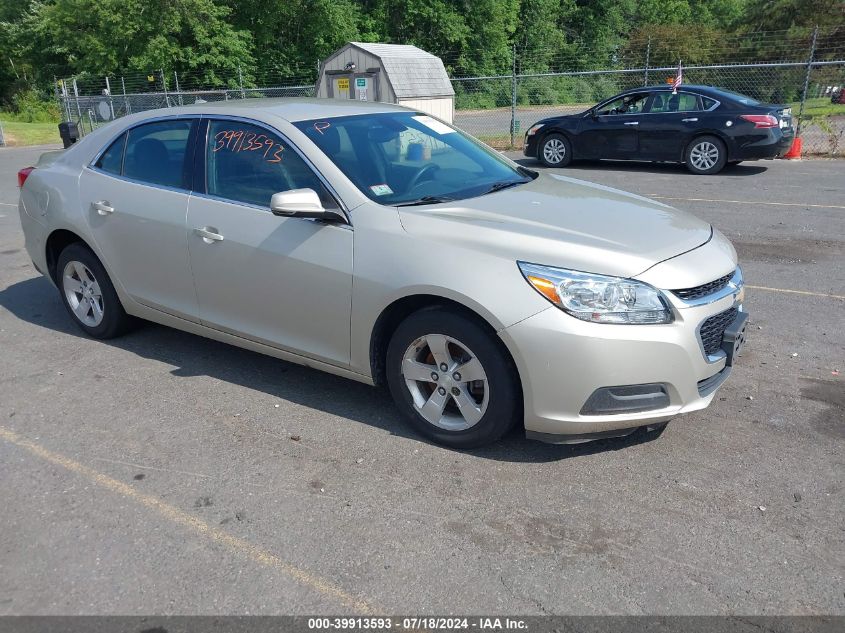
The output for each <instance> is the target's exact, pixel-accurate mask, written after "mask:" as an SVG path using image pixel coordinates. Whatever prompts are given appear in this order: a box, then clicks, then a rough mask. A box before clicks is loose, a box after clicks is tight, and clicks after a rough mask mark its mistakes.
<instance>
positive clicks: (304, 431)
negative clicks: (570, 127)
mask: <svg viewBox="0 0 845 633" xmlns="http://www.w3.org/2000/svg"><path fill="white" fill-rule="evenodd" d="M37 153H38V151H37V150H32V149H18V150H11V149H4V150H0V358H2V362H0V481H2V485H0V504H2V507H3V511H2V514H1V515H0V614H78V613H85V614H104V613H119V614H136V613H167V614H170V613H175V614H195V613H199V614H247V613H249V614H256V613H267V614H288V613H294V614H305V613H321V614H326V613H353V612H367V611H373V612H381V613H388V614H445V613H476V614H541V613H565V614H641V613H651V614H655V613H656V614H726V613H731V614H745V615H750V614H845V594H844V593H843V592H845V582H844V581H843V576H845V554H843V553H844V552H845V512H844V511H843V510H845V499H844V498H843V495H845V488H843V486H845V451H843V448H845V382H843V380H845V334H843V333H845V163H843V162H836V161H812V160H804V161H800V162H785V161H778V162H763V163H750V164H742V165H739V166H736V167H734V168H731V169H728V170H726V171H725V172H724V173H723V174H722V175H719V176H713V177H701V176H692V175H690V174H688V173H686V171H685V170H684V169H683V168H681V167H678V166H671V165H629V164H612V163H608V164H598V163H591V164H576V165H574V166H573V167H571V168H570V169H568V170H566V172H565V173H566V175H569V176H573V177H576V178H584V179H587V180H592V181H595V182H599V183H603V184H605V185H608V186H613V187H619V188H622V189H626V190H629V191H633V192H636V193H639V194H643V195H648V196H653V197H656V198H659V199H661V200H662V201H664V202H667V203H669V204H673V205H674V206H677V207H680V208H684V209H687V210H690V211H692V212H694V213H696V214H698V215H699V216H700V217H702V218H705V219H707V220H708V221H710V222H712V223H713V224H714V225H715V226H717V227H718V228H719V229H721V230H722V231H723V232H724V233H726V234H727V236H728V237H729V238H731V239H732V240H733V241H734V243H735V245H736V246H737V250H738V252H739V254H740V258H741V261H742V265H743V268H744V271H745V276H746V281H747V283H748V284H749V289H748V292H747V303H746V306H747V309H748V310H749V311H750V313H751V326H750V340H749V342H748V343H747V346H746V348H745V351H744V353H743V356H742V358H741V360H740V362H739V364H738V366H737V367H736V368H735V371H734V373H733V375H732V377H731V379H730V380H729V381H728V382H727V384H726V385H725V386H724V387H723V388H722V389H721V391H720V392H719V393H718V396H717V398H716V399H715V401H714V403H713V405H712V406H711V407H710V408H709V409H707V410H705V411H702V412H698V413H695V414H692V415H689V416H687V417H683V418H679V419H677V420H675V421H674V422H672V423H670V424H669V426H668V427H667V428H666V430H665V431H664V432H663V433H662V434H659V435H658V434H650V435H645V434H642V433H640V434H637V435H635V436H632V437H629V438H624V439H621V440H607V441H602V442H597V443H593V444H587V445H581V446H575V447H567V446H550V445H544V444H540V443H535V442H529V441H526V440H524V439H522V438H521V437H520V436H519V435H518V434H514V435H512V436H510V437H508V438H506V439H505V440H504V441H502V442H500V443H498V444H497V445H495V446H493V447H491V448H487V449H484V450H478V451H472V452H466V453H461V452H455V451H451V450H446V449H442V448H439V447H437V446H434V445H431V444H427V443H425V442H424V441H421V440H420V439H419V438H418V437H416V436H414V435H413V434H412V433H410V432H409V431H407V430H406V429H405V427H404V426H402V425H401V424H400V423H399V420H398V418H397V414H396V412H395V410H394V408H393V406H392V404H391V402H390V399H389V397H388V396H387V395H386V394H385V393H382V392H380V391H378V390H375V389H373V388H370V387H367V386H365V385H361V384H358V383H354V382H351V381H347V380H344V379H341V378H336V377H333V376H329V375H326V374H322V373H319V372H316V371H313V370H309V369H305V368H302V367H298V366H295V365H291V364H287V363H284V362H281V361H278V360H274V359H271V358H267V357H263V356H260V355H258V354H254V353H251V352H247V351H243V350H239V349H236V348H233V347H229V346H226V345H223V344H220V343H215V342H212V341H209V340H205V339H202V338H198V337H196V336H192V335H188V334H183V333H180V332H177V331H174V330H170V329H167V328H164V327H160V326H156V325H152V324H150V325H146V326H144V327H141V328H140V329H138V330H136V331H134V332H133V333H131V334H130V335H128V336H126V337H124V338H121V339H117V340H113V341H107V342H100V341H95V340H91V339H88V338H85V337H83V336H81V335H80V333H79V332H78V330H77V329H76V328H75V327H74V326H73V324H72V323H71V321H70V319H69V317H68V316H67V315H66V314H65V312H64V310H63V308H62V305H61V303H60V301H59V297H58V294H57V292H56V290H55V289H54V288H53V287H52V286H51V285H50V284H49V283H48V282H47V281H46V280H45V279H43V278H42V277H40V276H39V275H38V273H36V271H35V270H34V269H33V267H32V265H31V264H30V262H29V259H28V257H27V254H26V252H25V250H24V248H23V236H22V233H21V230H20V225H19V221H18V217H17V206H16V203H17V190H16V186H15V185H16V183H15V172H16V171H17V169H18V168H20V167H23V166H26V165H29V164H31V163H32V162H34V160H35V157H36V156H37ZM515 156H516V155H515ZM584 212H585V213H589V209H585V211H584Z"/></svg>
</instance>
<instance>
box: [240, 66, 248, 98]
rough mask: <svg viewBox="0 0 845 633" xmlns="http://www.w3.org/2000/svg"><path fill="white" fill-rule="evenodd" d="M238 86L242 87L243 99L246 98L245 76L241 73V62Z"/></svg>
mask: <svg viewBox="0 0 845 633" xmlns="http://www.w3.org/2000/svg"><path fill="white" fill-rule="evenodd" d="M238 87H239V88H240V89H241V99H245V98H246V93H245V92H244V76H243V75H242V74H241V65H240V64H238Z"/></svg>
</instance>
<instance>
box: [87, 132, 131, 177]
mask: <svg viewBox="0 0 845 633" xmlns="http://www.w3.org/2000/svg"><path fill="white" fill-rule="evenodd" d="M125 145H126V134H121V135H120V136H119V137H117V140H116V141H114V142H113V143H112V144H111V145H109V148H108V149H107V150H106V151H105V152H103V153H102V155H101V156H100V158H99V159H98V160H97V162H96V163H94V166H95V167H97V168H99V169H102V170H103V171H105V172H108V173H110V174H114V175H115V176H119V175H120V173H121V171H122V170H123V148H124V146H125Z"/></svg>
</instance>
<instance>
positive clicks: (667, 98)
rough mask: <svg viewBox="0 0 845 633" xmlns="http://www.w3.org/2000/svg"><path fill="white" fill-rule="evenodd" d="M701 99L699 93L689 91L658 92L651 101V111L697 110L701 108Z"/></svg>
mask: <svg viewBox="0 0 845 633" xmlns="http://www.w3.org/2000/svg"><path fill="white" fill-rule="evenodd" d="M701 109H702V107H701V101H700V99H699V98H698V95H694V94H692V93H689V92H678V93H675V94H672V93H671V92H664V93H658V94H656V95H655V97H654V100H653V101H652V102H651V107H650V108H649V113H658V112H695V111H698V110H701Z"/></svg>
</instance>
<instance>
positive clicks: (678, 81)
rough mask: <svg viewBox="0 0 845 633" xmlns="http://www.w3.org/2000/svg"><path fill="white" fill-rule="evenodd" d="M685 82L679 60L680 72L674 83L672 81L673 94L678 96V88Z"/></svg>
mask: <svg viewBox="0 0 845 633" xmlns="http://www.w3.org/2000/svg"><path fill="white" fill-rule="evenodd" d="M683 82H684V69H683V68H681V62H680V60H678V72H677V74H676V75H675V79H674V81H672V94H677V92H678V86H680V85H681V84H682V83H683Z"/></svg>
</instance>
